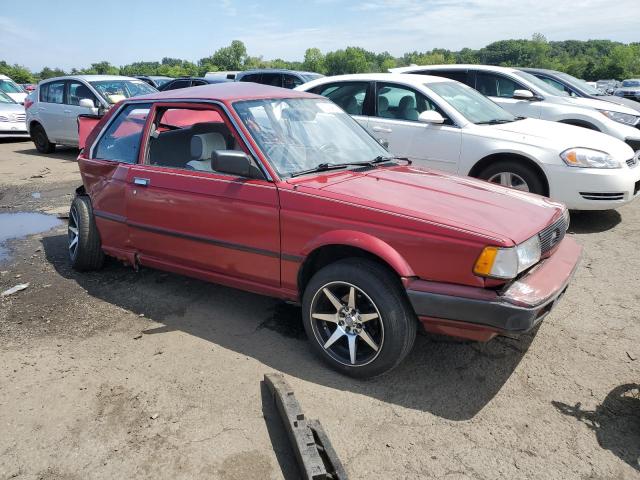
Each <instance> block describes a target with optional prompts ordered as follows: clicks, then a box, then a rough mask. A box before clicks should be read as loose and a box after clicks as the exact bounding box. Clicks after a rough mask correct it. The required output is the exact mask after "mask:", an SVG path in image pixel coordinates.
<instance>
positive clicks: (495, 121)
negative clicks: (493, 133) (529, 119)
mask: <svg viewBox="0 0 640 480" xmlns="http://www.w3.org/2000/svg"><path fill="white" fill-rule="evenodd" d="M515 120H520V119H519V118H517V117H516V118H514V119H513V120H505V119H504V118H494V119H492V120H487V121H484V122H476V125H499V124H502V123H511V122H514V121H515Z"/></svg>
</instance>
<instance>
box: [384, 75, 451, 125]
mask: <svg viewBox="0 0 640 480" xmlns="http://www.w3.org/2000/svg"><path fill="white" fill-rule="evenodd" d="M377 90H378V91H377V95H376V104H377V116H378V117H382V118H393V119H396V120H405V121H410V122H417V121H418V117H419V116H420V114H421V113H422V112H425V111H427V110H433V111H436V112H438V113H439V114H440V115H442V116H443V118H445V121H446V123H448V124H450V121H448V119H447V116H446V114H445V113H444V112H443V111H442V110H441V109H440V108H439V107H438V106H437V105H436V104H435V103H434V102H432V101H431V100H430V99H429V98H427V97H426V96H424V95H422V94H421V93H419V92H416V91H415V90H413V89H411V88H408V87H404V86H402V85H395V84H391V83H379V84H378V89H377Z"/></svg>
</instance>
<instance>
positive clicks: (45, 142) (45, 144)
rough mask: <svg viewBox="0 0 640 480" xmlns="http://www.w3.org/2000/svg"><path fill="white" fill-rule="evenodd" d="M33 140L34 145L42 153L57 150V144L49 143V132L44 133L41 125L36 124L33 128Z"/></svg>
mask: <svg viewBox="0 0 640 480" xmlns="http://www.w3.org/2000/svg"><path fill="white" fill-rule="evenodd" d="M31 140H33V144H34V145H35V146H36V149H37V150H38V151H39V152H40V153H52V152H54V151H55V149H56V145H55V143H51V142H50V141H49V137H47V132H45V131H44V128H42V125H40V124H35V125H34V126H33V127H31Z"/></svg>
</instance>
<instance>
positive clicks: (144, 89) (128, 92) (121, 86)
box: [89, 80, 157, 104]
mask: <svg viewBox="0 0 640 480" xmlns="http://www.w3.org/2000/svg"><path fill="white" fill-rule="evenodd" d="M89 83H91V85H93V87H94V88H95V89H96V90H98V92H99V93H100V95H101V96H102V97H103V98H104V99H105V100H106V101H107V102H109V103H110V104H114V103H118V102H119V101H121V100H124V99H125V98H129V97H137V96H139V95H148V94H150V93H155V92H157V90H156V89H155V88H153V87H152V86H150V85H148V84H146V83H145V82H143V81H142V80H101V81H98V82H89Z"/></svg>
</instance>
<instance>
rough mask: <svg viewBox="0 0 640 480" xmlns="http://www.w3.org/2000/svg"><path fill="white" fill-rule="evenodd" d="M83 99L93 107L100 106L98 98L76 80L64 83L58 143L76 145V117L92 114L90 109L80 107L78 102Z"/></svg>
mask: <svg viewBox="0 0 640 480" xmlns="http://www.w3.org/2000/svg"><path fill="white" fill-rule="evenodd" d="M85 98H86V99H89V100H91V101H92V102H93V105H94V107H98V106H99V105H100V102H99V100H98V97H96V95H95V94H94V93H93V92H92V91H91V89H90V88H89V87H88V86H87V85H85V84H84V83H82V82H79V81H77V80H70V81H68V82H66V91H65V96H64V99H65V100H64V105H65V108H64V110H63V113H64V117H63V118H62V128H61V132H60V141H61V142H63V143H65V144H67V145H77V144H78V115H87V114H91V113H92V111H91V108H87V107H81V106H80V100H82V99H85Z"/></svg>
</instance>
